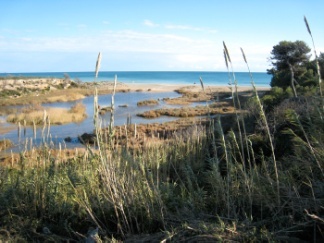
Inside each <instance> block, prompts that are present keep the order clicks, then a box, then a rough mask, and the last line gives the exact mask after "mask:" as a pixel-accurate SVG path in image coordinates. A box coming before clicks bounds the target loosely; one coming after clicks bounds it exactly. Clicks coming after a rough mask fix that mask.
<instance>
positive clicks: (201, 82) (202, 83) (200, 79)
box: [199, 77, 205, 91]
mask: <svg viewBox="0 0 324 243" xmlns="http://www.w3.org/2000/svg"><path fill="white" fill-rule="evenodd" d="M199 81H200V84H201V88H202V90H203V91H205V87H204V81H203V80H202V78H201V77H199Z"/></svg>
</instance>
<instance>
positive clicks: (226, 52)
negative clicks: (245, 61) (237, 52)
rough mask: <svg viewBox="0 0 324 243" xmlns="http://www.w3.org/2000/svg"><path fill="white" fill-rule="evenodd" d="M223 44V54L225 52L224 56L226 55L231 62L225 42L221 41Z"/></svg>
mask: <svg viewBox="0 0 324 243" xmlns="http://www.w3.org/2000/svg"><path fill="white" fill-rule="evenodd" d="M223 46H224V50H225V54H226V56H227V60H228V61H229V62H230V63H232V61H231V58H230V55H229V52H228V50H227V47H226V44H225V42H224V41H223Z"/></svg>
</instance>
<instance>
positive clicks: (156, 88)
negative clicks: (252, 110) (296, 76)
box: [101, 82, 270, 93]
mask: <svg viewBox="0 0 324 243" xmlns="http://www.w3.org/2000/svg"><path fill="white" fill-rule="evenodd" d="M105 86H106V85H102V86H101V89H105ZM109 86H113V82H109ZM204 88H205V92H207V93H209V92H231V90H230V87H229V86H219V85H209V86H205V87H204ZM256 88H257V90H258V91H266V90H269V89H270V87H256ZM180 89H186V90H187V91H191V92H201V91H203V89H202V87H201V85H200V84H193V85H183V84H147V83H127V84H125V83H118V84H117V87H116V90H117V91H119V90H128V91H131V92H135V91H137V92H138V91H143V92H146V91H149V92H172V91H175V90H180ZM237 89H238V92H246V91H251V90H252V86H251V87H247V86H241V87H240V86H238V87H237Z"/></svg>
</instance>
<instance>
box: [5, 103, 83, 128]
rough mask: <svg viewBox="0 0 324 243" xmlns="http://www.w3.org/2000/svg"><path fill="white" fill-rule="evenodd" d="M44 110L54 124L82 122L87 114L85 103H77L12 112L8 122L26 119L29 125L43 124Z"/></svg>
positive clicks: (21, 121)
mask: <svg viewBox="0 0 324 243" xmlns="http://www.w3.org/2000/svg"><path fill="white" fill-rule="evenodd" d="M44 110H46V113H47V115H48V118H49V121H50V122H51V124H54V125H61V124H66V123H71V122H81V121H83V120H84V119H85V118H86V117H87V115H86V109H85V107H84V105H83V104H81V103H77V104H76V105H74V106H72V107H71V109H64V108H46V109H45V108H42V109H40V108H38V109H28V110H26V111H25V112H24V111H22V112H21V113H17V114H11V115H9V116H8V117H7V122H11V123H18V122H20V123H23V122H24V121H26V123H27V125H33V122H35V124H43V123H44Z"/></svg>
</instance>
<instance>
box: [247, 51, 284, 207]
mask: <svg viewBox="0 0 324 243" xmlns="http://www.w3.org/2000/svg"><path fill="white" fill-rule="evenodd" d="M241 52H242V55H243V59H244V62H245V63H246V65H247V68H248V70H249V74H250V78H251V83H252V87H253V90H254V93H255V97H256V100H257V105H258V108H259V113H260V117H261V120H262V122H263V123H264V126H265V129H266V132H267V135H268V139H269V143H270V147H271V154H272V159H273V165H274V170H275V174H276V183H277V197H278V203H280V191H279V175H278V168H277V160H276V156H275V149H274V143H273V140H272V136H271V132H270V127H269V125H268V120H267V117H266V115H265V112H264V109H263V105H262V103H261V101H260V97H259V95H258V91H257V89H256V87H255V85H254V81H253V76H252V73H251V71H250V68H249V65H248V62H247V59H246V56H245V53H244V51H243V48H241Z"/></svg>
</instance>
